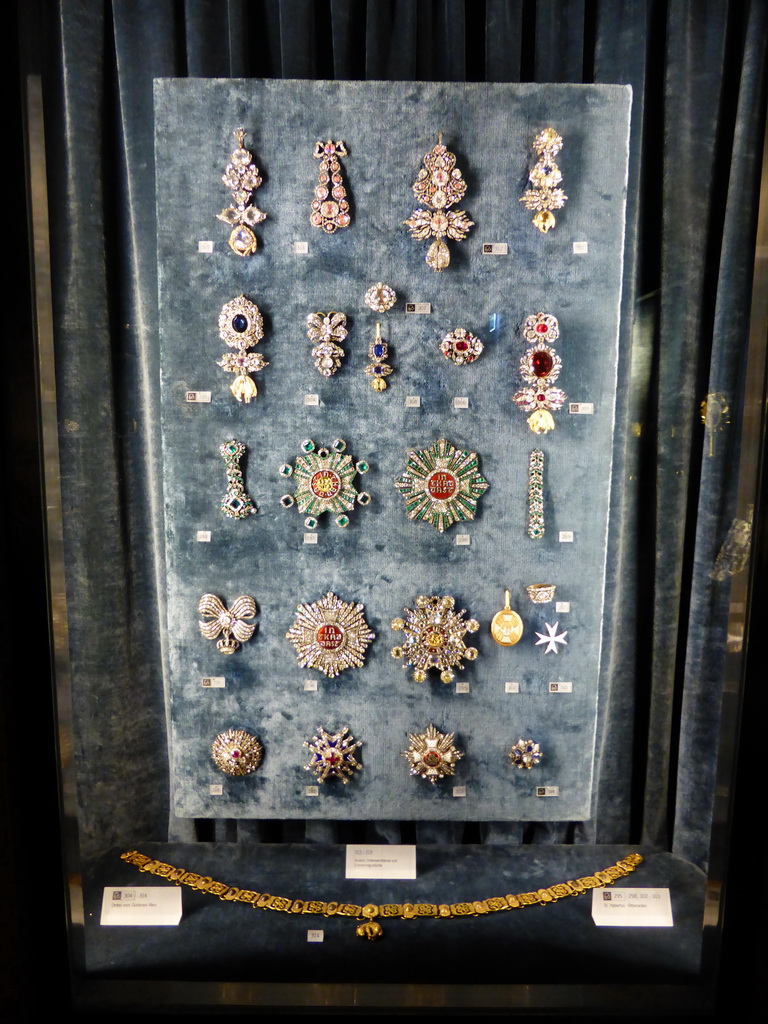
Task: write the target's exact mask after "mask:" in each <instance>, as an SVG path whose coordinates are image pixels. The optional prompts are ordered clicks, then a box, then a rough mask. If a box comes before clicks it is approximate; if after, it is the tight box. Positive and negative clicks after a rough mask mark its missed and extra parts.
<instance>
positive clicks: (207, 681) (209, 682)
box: [203, 676, 227, 690]
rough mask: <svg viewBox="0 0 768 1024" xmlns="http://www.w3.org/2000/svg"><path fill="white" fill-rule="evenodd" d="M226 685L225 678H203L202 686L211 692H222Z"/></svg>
mask: <svg viewBox="0 0 768 1024" xmlns="http://www.w3.org/2000/svg"><path fill="white" fill-rule="evenodd" d="M226 685H227V678H226V676H203V686H207V687H208V688H209V689H211V690H223V689H224V687H225V686H226Z"/></svg>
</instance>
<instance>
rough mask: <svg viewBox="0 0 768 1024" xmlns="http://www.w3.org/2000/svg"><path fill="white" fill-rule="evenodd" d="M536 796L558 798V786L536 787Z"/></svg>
mask: <svg viewBox="0 0 768 1024" xmlns="http://www.w3.org/2000/svg"><path fill="white" fill-rule="evenodd" d="M536 796H560V787H559V786H537V787H536Z"/></svg>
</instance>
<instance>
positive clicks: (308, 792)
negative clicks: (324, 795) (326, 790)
mask: <svg viewBox="0 0 768 1024" xmlns="http://www.w3.org/2000/svg"><path fill="white" fill-rule="evenodd" d="M319 794H320V790H319V789H318V788H317V786H305V788H304V795H305V796H319Z"/></svg>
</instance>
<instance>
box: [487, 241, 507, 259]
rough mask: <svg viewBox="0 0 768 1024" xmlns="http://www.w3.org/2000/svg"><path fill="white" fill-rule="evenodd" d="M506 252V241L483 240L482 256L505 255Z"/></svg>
mask: <svg viewBox="0 0 768 1024" xmlns="http://www.w3.org/2000/svg"><path fill="white" fill-rule="evenodd" d="M508 253H509V245H508V244H507V243H506V242H483V256H506V255H507V254H508Z"/></svg>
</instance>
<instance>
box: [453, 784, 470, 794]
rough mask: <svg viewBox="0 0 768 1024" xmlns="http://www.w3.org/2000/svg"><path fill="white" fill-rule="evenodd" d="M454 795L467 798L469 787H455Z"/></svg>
mask: <svg viewBox="0 0 768 1024" xmlns="http://www.w3.org/2000/svg"><path fill="white" fill-rule="evenodd" d="M453 795H454V796H466V795H467V787H466V786H454V787H453Z"/></svg>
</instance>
